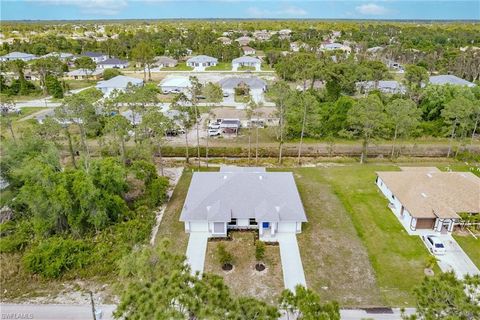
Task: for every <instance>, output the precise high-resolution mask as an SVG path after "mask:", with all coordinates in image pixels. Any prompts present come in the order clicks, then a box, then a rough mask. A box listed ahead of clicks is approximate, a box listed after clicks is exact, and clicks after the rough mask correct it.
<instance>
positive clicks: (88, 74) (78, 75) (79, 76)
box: [67, 69, 103, 80]
mask: <svg viewBox="0 0 480 320" xmlns="http://www.w3.org/2000/svg"><path fill="white" fill-rule="evenodd" d="M102 75H103V70H101V69H95V70H88V69H77V70H72V71H70V72H67V78H69V79H73V80H85V79H91V80H98V79H100V78H101V77H102Z"/></svg>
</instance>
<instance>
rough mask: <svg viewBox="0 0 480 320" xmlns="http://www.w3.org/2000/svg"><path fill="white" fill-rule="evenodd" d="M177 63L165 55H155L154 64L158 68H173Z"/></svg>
mask: <svg viewBox="0 0 480 320" xmlns="http://www.w3.org/2000/svg"><path fill="white" fill-rule="evenodd" d="M177 64H178V60H176V59H173V58H170V57H167V56H160V57H155V59H154V65H156V66H157V67H159V68H173V67H175V66H176V65H177Z"/></svg>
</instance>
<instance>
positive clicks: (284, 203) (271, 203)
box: [180, 168, 307, 222]
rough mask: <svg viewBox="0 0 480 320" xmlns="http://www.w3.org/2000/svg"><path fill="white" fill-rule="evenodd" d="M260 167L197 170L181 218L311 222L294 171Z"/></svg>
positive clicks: (225, 220)
mask: <svg viewBox="0 0 480 320" xmlns="http://www.w3.org/2000/svg"><path fill="white" fill-rule="evenodd" d="M260 169H261V168H255V169H253V172H252V171H249V170H245V169H242V170H238V169H229V168H227V169H224V168H222V169H221V171H220V172H195V173H194V174H193V177H192V181H191V183H190V188H189V189H188V194H187V198H186V199H185V203H184V206H183V210H182V213H181V215H180V221H216V222H228V221H230V220H231V219H232V218H236V219H256V221H257V222H262V221H269V222H273V221H298V222H305V221H307V218H306V216H305V211H304V209H303V205H302V201H301V200H300V195H299V193H298V190H297V186H296V184H295V180H294V179H293V175H292V173H291V172H265V171H260Z"/></svg>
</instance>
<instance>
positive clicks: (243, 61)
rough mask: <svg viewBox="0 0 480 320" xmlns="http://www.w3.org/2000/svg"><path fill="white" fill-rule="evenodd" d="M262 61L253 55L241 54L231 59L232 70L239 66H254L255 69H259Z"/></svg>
mask: <svg viewBox="0 0 480 320" xmlns="http://www.w3.org/2000/svg"><path fill="white" fill-rule="evenodd" d="M261 66H262V61H260V59H258V58H255V57H249V56H243V57H239V58H235V59H233V60H232V70H233V71H237V70H238V68H240V67H254V68H255V71H260V70H261Z"/></svg>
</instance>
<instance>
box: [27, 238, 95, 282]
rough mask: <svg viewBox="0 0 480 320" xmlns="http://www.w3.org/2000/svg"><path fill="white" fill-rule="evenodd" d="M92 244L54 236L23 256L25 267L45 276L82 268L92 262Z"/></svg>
mask: <svg viewBox="0 0 480 320" xmlns="http://www.w3.org/2000/svg"><path fill="white" fill-rule="evenodd" d="M91 249H92V248H91V245H90V244H88V243H86V242H85V241H83V240H73V239H69V238H67V239H63V238H60V237H52V238H49V239H47V240H44V241H42V242H40V243H39V244H38V245H36V246H34V247H33V248H31V249H30V250H29V251H27V252H26V253H25V255H24V256H23V264H24V266H25V268H26V269H27V270H28V271H30V272H32V273H36V274H39V275H41V276H43V277H45V278H57V277H59V276H60V275H61V274H62V273H64V272H66V271H68V270H72V269H75V268H82V267H83V266H85V265H87V264H88V263H89V262H90V260H91V259H90V254H91Z"/></svg>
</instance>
